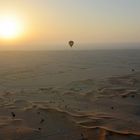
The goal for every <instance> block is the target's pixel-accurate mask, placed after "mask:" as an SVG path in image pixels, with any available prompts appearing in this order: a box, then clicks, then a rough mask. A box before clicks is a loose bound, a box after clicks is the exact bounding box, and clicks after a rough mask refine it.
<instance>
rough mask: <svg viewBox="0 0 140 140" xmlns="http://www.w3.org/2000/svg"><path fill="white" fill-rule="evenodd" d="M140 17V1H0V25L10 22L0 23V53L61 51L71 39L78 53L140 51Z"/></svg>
mask: <svg viewBox="0 0 140 140" xmlns="http://www.w3.org/2000/svg"><path fill="white" fill-rule="evenodd" d="M139 13H140V1H139V0H105V1H104V0H76V1H74V0H47V1H46V0H30V1H28V0H24V1H22V0H5V1H0V22H3V19H2V18H1V17H5V16H6V17H8V21H9V19H10V22H11V24H7V25H3V24H1V23H0V26H2V25H3V27H4V28H5V30H4V29H3V27H0V34H1V36H0V50H46V49H47V50H48V49H49V50H50V49H52V50H59V49H60V50H61V49H67V42H68V41H69V40H71V39H72V40H74V41H75V42H76V46H78V49H105V48H121V47H122V48H131V49H132V48H133V47H134V48H140V26H139V25H140V14H139ZM11 17H14V18H15V19H14V20H11ZM1 19H2V20H1ZM4 23H6V22H4ZM9 25H10V26H11V28H9V27H8V26H9ZM14 25H15V26H17V25H18V26H19V28H18V29H17V28H16V27H15V26H14ZM12 27H14V30H13V29H12ZM1 30H3V31H1ZM5 31H7V34H5ZM9 31H10V32H9ZM12 35H13V36H12ZM4 37H5V38H4ZM9 38H10V39H9ZM85 44H86V45H85ZM88 44H89V45H88Z"/></svg>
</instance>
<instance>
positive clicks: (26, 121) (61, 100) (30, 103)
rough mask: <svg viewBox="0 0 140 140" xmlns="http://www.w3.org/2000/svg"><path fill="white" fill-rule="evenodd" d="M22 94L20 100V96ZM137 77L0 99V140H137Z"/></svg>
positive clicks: (16, 93)
mask: <svg viewBox="0 0 140 140" xmlns="http://www.w3.org/2000/svg"><path fill="white" fill-rule="evenodd" d="M23 93H24V94H23ZM139 101H140V73H138V72H137V73H134V74H130V75H126V76H120V77H111V78H108V79H106V80H105V81H100V82H98V83H95V82H94V79H87V80H83V81H74V82H72V83H70V84H68V85H66V86H63V87H59V88H54V87H45V88H40V89H38V90H32V91H31V90H29V91H16V90H15V91H5V92H2V93H1V95H0V139H1V140H19V139H20V140H46V139H47V140H65V139H66V140H71V139H73V140H86V139H87V140H93V139H95V140H138V139H140V103H139Z"/></svg>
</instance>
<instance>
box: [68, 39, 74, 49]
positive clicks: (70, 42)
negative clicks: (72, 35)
mask: <svg viewBox="0 0 140 140" xmlns="http://www.w3.org/2000/svg"><path fill="white" fill-rule="evenodd" d="M69 45H70V47H71V48H72V46H73V45H74V41H72V40H71V41H69Z"/></svg>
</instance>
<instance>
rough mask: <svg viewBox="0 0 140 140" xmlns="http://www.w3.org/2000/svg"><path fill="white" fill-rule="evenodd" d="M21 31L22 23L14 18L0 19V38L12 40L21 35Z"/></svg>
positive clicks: (5, 17)
mask: <svg viewBox="0 0 140 140" xmlns="http://www.w3.org/2000/svg"><path fill="white" fill-rule="evenodd" d="M22 30H23V27H22V22H21V21H20V20H18V19H17V18H16V17H12V16H4V17H0V38H3V39H14V38H17V37H18V36H20V35H21V33H22Z"/></svg>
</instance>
